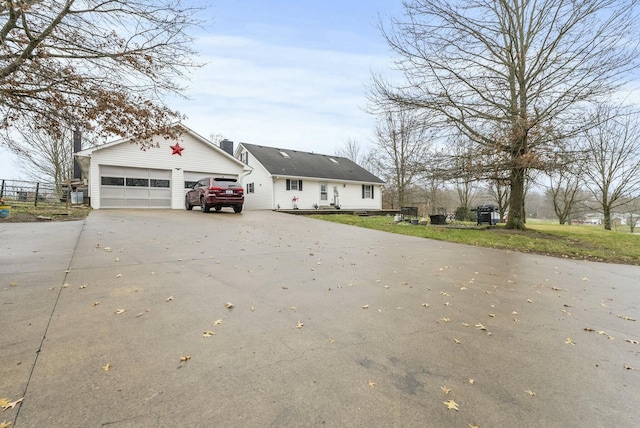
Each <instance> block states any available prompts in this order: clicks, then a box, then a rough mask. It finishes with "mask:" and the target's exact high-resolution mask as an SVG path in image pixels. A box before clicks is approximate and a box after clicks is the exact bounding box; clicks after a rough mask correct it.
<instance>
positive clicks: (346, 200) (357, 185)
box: [235, 143, 384, 210]
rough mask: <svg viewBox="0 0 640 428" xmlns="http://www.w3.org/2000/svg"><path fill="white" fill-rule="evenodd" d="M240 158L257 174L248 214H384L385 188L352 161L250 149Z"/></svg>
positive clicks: (251, 179)
mask: <svg viewBox="0 0 640 428" xmlns="http://www.w3.org/2000/svg"><path fill="white" fill-rule="evenodd" d="M235 156H236V157H237V158H239V159H240V160H242V161H243V163H244V164H246V165H248V166H249V167H250V168H251V172H250V173H248V174H247V175H246V176H245V177H244V179H243V183H244V187H245V208H246V209H253V210H257V209H322V208H325V207H326V208H344V209H350V210H380V209H382V185H383V184H384V182H383V181H382V180H380V179H379V178H378V177H376V176H374V175H373V174H371V173H370V172H369V171H367V170H365V169H364V168H362V167H361V166H359V165H358V164H356V163H355V162H353V161H351V160H349V159H347V158H343V157H340V156H329V155H323V154H317V153H309V152H302V151H297V150H288V149H280V148H275V147H265V146H260V145H255V144H247V143H240V144H239V145H238V147H237V149H236V152H235Z"/></svg>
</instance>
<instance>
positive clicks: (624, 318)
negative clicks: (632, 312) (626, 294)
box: [618, 315, 635, 321]
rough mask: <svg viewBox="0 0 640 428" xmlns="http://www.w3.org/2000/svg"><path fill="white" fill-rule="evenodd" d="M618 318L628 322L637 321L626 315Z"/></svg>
mask: <svg viewBox="0 0 640 428" xmlns="http://www.w3.org/2000/svg"><path fill="white" fill-rule="evenodd" d="M618 318H622V319H623V320H627V321H635V319H633V318H631V317H628V316H626V315H618Z"/></svg>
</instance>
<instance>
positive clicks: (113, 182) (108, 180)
mask: <svg viewBox="0 0 640 428" xmlns="http://www.w3.org/2000/svg"><path fill="white" fill-rule="evenodd" d="M100 184H102V185H103V186H124V177H100Z"/></svg>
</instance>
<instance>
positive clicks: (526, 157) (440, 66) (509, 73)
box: [370, 0, 639, 229]
mask: <svg viewBox="0 0 640 428" xmlns="http://www.w3.org/2000/svg"><path fill="white" fill-rule="evenodd" d="M404 6H405V16H404V17H403V18H397V19H394V20H392V21H391V25H390V27H389V28H384V26H382V25H381V28H382V32H383V36H384V37H385V39H386V40H387V42H388V44H389V45H390V47H391V48H392V49H393V51H394V52H395V53H396V54H397V56H398V60H397V61H396V66H397V68H398V70H399V71H400V72H401V73H402V74H403V76H404V81H402V82H401V83H397V84H394V83H389V82H388V81H386V80H385V79H383V78H381V77H379V76H373V88H372V91H371V93H370V101H371V102H372V105H373V106H375V107H377V108H379V109H381V110H384V109H388V108H390V107H389V105H392V106H401V107H403V108H410V109H414V110H416V111H420V112H424V111H429V112H431V113H432V114H433V115H435V117H436V120H434V121H432V124H433V125H434V126H436V125H437V126H440V127H441V128H443V129H447V130H449V132H450V133H451V134H462V135H464V136H465V137H466V138H468V139H469V140H470V141H473V142H474V144H475V145H476V146H477V150H476V151H477V152H478V153H481V154H486V155H488V156H487V159H489V160H490V161H491V164H489V163H487V162H482V163H481V160H482V159H483V157H481V156H478V157H477V160H478V163H479V164H478V166H477V168H476V171H477V172H478V174H482V173H483V172H486V173H487V175H488V174H491V173H493V170H494V168H495V167H496V165H497V166H499V167H500V169H501V170H503V171H505V172H507V173H508V180H509V186H510V196H509V199H510V201H509V220H508V222H507V227H508V228H516V229H524V228H525V224H524V223H525V207H524V199H525V186H526V181H527V176H528V171H529V170H530V169H541V170H544V169H547V168H550V167H552V166H553V164H554V161H555V151H556V145H555V142H556V141H557V138H558V133H562V134H564V135H565V136H566V135H572V134H573V133H575V132H576V131H577V129H580V128H583V127H588V126H590V125H591V124H590V123H587V122H585V121H584V110H585V108H588V107H589V106H588V103H590V102H593V101H595V100H598V99H599V98H601V97H603V96H607V95H609V94H611V93H613V92H615V91H616V90H618V89H620V88H621V87H622V85H624V84H625V83H626V81H625V75H626V72H628V71H630V70H633V69H634V68H635V67H636V65H637V62H638V52H639V46H638V39H637V37H635V35H636V34H638V30H637V28H638V1H637V0H579V1H566V0H543V1H535V2H534V1H529V0H523V1H516V0H466V1H457V0H408V1H407V2H405V3H404ZM372 108H373V107H372ZM496 160H499V163H497V164H496V163H495V161H496Z"/></svg>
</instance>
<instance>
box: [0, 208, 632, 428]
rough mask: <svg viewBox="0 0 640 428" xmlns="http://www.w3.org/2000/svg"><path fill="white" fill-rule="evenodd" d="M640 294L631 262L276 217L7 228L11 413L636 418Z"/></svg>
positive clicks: (4, 315) (376, 421)
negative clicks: (488, 246)
mask: <svg viewBox="0 0 640 428" xmlns="http://www.w3.org/2000/svg"><path fill="white" fill-rule="evenodd" d="M416 227H418V226H416ZM226 306H229V307H226ZM639 308H640V268H638V267H635V266H622V265H608V264H598V263H591V262H582V261H572V260H565V259H556V258H549V257H543V256H537V255H526V254H519V253H513V252H508V251H499V250H490V249H485V248H475V247H469V246H462V245H457V244H449V243H443V242H437V241H430V240H424V239H419V238H412V237H407V236H400V235H393V234H387V233H384V232H377V231H372V230H366V229H359V228H355V227H351V226H344V225H339V224H335V223H328V222H322V221H318V220H313V219H309V218H304V217H300V216H291V215H287V214H279V213H273V212H268V211H260V212H255V211H254V212H252V211H247V212H243V213H242V214H233V213H232V212H231V211H229V210H225V211H223V212H221V213H210V214H206V215H205V214H202V213H200V212H198V211H197V210H194V211H192V212H186V211H143V210H100V211H94V212H92V213H91V214H90V215H89V217H88V218H87V219H86V220H85V221H80V222H64V223H48V224H33V223H29V224H16V223H12V224H2V223H0V319H1V321H2V328H1V329H0V399H3V398H6V400H4V401H1V402H0V404H2V406H7V409H6V410H5V411H3V412H0V424H2V422H13V424H14V425H13V426H14V427H44V426H52V427H53V426H65V427H72V426H73V427H101V426H108V427H149V426H154V427H176V426H190V427H211V426H224V427H264V426H274V427H287V426H291V427H302V426H327V427H361V426H363V427H364V426H366V427H374V426H375V427H384V426H403V427H410V426H411V427H413V426H416V427H418V426H419V427H474V426H478V427H481V428H483V427H542V426H544V427H582V426H584V427H587V426H588V427H613V426H615V427H637V426H640V410H639V408H638V402H639V401H640V345H639V344H638V341H640V321H635V320H638V319H640V311H639ZM22 397H23V401H22V402H19V403H14V402H15V401H17V400H19V399H20V398H22ZM10 403H11V405H9V404H10Z"/></svg>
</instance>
